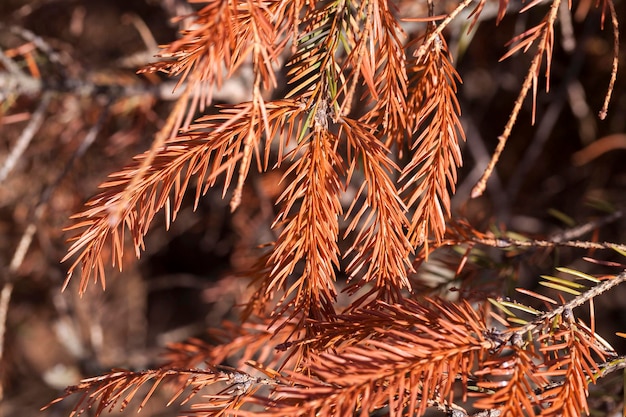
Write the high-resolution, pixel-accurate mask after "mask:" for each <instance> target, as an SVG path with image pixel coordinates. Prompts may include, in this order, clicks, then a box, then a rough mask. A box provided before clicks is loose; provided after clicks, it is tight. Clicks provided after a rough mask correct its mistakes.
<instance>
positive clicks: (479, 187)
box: [471, 0, 561, 198]
mask: <svg viewBox="0 0 626 417" xmlns="http://www.w3.org/2000/svg"><path fill="white" fill-rule="evenodd" d="M560 3H561V0H554V1H553V3H552V6H550V12H549V13H548V17H547V19H546V27H545V29H544V32H543V35H542V36H541V39H540V41H539V44H538V45H537V52H536V53H535V56H534V58H533V60H532V62H531V64H530V68H529V69H528V73H527V74H526V78H525V79H524V83H523V84H522V89H521V90H520V92H519V95H518V96H517V100H515V105H514V106H513V111H512V112H511V115H510V116H509V120H508V121H507V123H506V126H505V127H504V131H503V132H502V134H501V135H500V136H499V137H498V146H497V147H496V150H495V151H494V153H493V156H492V157H491V161H489V164H488V165H487V168H485V172H483V175H482V177H481V178H480V180H479V181H478V183H476V185H475V186H474V189H473V190H472V194H471V197H472V198H477V197H480V196H481V195H482V194H483V192H484V191H485V187H486V185H487V180H488V179H489V177H490V176H491V172H492V171H493V170H494V168H495V167H496V164H497V163H498V160H499V159H500V155H501V154H502V151H504V148H505V146H506V142H507V140H508V139H509V136H511V131H512V130H513V126H514V125H515V122H516V121H517V116H518V115H519V112H520V110H521V108H522V104H523V103H524V100H525V99H526V96H527V95H528V91H529V90H530V87H531V86H533V85H536V83H537V73H538V72H539V67H540V66H541V61H542V60H543V54H544V52H545V51H546V45H547V43H548V42H549V40H550V35H551V33H552V28H553V27H554V22H555V20H556V18H557V15H558V11H559V4H560ZM547 59H548V60H549V59H551V57H547Z"/></svg>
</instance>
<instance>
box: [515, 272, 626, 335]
mask: <svg viewBox="0 0 626 417" xmlns="http://www.w3.org/2000/svg"><path fill="white" fill-rule="evenodd" d="M624 281H626V271H623V272H622V273H620V274H619V275H617V276H616V277H614V278H611V279H607V280H606V281H603V282H602V283H601V284H598V285H596V286H595V287H593V288H590V289H589V290H588V291H586V292H584V293H582V294H580V295H579V296H577V297H576V298H574V299H573V300H571V301H569V302H567V303H565V304H563V305H561V306H560V307H557V308H555V309H554V310H550V311H547V312H545V313H543V314H542V315H541V316H539V317H538V318H537V319H535V320H533V321H532V322H530V323H528V324H526V325H524V326H522V327H519V328H516V329H515V330H514V331H513V332H512V333H513V335H514V336H516V337H517V338H521V339H519V340H523V338H525V337H528V335H529V334H532V333H536V332H538V331H541V330H542V329H544V328H545V323H546V322H550V321H551V320H552V319H554V318H555V317H557V316H560V315H562V314H563V313H565V312H566V311H571V310H573V309H575V308H576V307H580V306H581V305H583V304H585V303H587V302H588V301H589V300H591V299H592V298H595V297H597V296H599V295H600V294H604V293H605V292H607V291H608V290H610V289H611V288H613V287H616V286H618V285H620V284H621V283H623V282H624ZM514 339H515V337H514Z"/></svg>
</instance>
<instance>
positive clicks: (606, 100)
mask: <svg viewBox="0 0 626 417" xmlns="http://www.w3.org/2000/svg"><path fill="white" fill-rule="evenodd" d="M605 1H606V3H605V4H608V6H609V11H610V12H611V24H612V25H613V65H612V67H611V79H610V81H609V88H608V89H607V92H606V96H605V97H604V104H603V105H602V109H601V110H600V113H599V115H598V116H599V117H600V120H604V119H605V118H606V114H607V111H608V109H609V101H611V95H612V94H613V88H614V87H615V80H616V79H617V69H618V67H619V22H618V20H617V14H616V13H615V5H614V4H613V0H605Z"/></svg>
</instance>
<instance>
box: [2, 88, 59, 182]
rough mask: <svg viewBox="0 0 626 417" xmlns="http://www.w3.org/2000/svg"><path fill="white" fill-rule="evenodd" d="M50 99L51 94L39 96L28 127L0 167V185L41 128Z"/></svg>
mask: <svg viewBox="0 0 626 417" xmlns="http://www.w3.org/2000/svg"><path fill="white" fill-rule="evenodd" d="M51 98H52V93H50V92H46V93H44V94H43V95H42V96H41V99H40V101H39V105H37V109H36V110H35V112H34V113H33V116H32V117H31V118H30V121H29V122H28V125H27V126H26V128H25V129H24V130H23V131H22V134H21V135H20V137H19V138H18V140H17V142H16V143H15V147H13V149H12V150H11V153H10V154H9V156H7V159H5V161H4V163H3V164H2V167H1V168H0V183H1V182H2V181H4V180H5V179H6V178H7V176H8V175H9V173H10V172H11V171H12V170H13V168H15V165H16V164H17V161H19V159H20V158H21V156H22V155H23V154H24V151H25V150H26V148H28V145H29V144H30V141H31V140H32V139H33V137H34V136H35V133H37V131H38V130H39V128H40V127H41V125H42V123H43V120H44V115H45V113H46V110H47V109H48V104H50V100H51Z"/></svg>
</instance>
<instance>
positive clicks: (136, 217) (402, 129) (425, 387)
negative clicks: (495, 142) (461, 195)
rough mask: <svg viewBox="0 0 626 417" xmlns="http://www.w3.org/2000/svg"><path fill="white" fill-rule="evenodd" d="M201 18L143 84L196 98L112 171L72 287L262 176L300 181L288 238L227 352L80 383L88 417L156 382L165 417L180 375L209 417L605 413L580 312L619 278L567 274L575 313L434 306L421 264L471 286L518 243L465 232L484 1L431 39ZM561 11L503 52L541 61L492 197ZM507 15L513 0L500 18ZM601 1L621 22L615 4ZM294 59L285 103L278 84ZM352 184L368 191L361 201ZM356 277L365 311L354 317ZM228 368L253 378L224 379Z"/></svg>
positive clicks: (285, 1) (311, 16)
mask: <svg viewBox="0 0 626 417" xmlns="http://www.w3.org/2000/svg"><path fill="white" fill-rule="evenodd" d="M191 3H199V4H201V6H202V7H201V8H200V9H199V10H198V11H196V12H195V13H194V14H193V15H192V16H190V17H187V18H188V19H189V18H190V21H189V22H188V24H187V29H186V30H184V31H183V32H182V33H181V38H180V39H178V40H176V41H174V42H172V43H170V44H169V45H167V46H165V47H164V48H163V51H162V53H161V54H160V58H161V61H160V62H158V63H156V64H152V65H150V66H149V67H147V68H145V69H144V71H148V72H154V71H164V72H166V73H168V74H169V75H172V76H180V77H179V88H184V91H185V93H184V94H183V95H182V96H181V98H180V100H179V103H178V104H177V105H176V107H175V109H174V110H173V112H172V114H171V117H170V120H169V121H168V123H167V124H166V126H165V127H164V128H163V129H162V131H161V132H160V133H159V135H158V136H157V139H156V140H155V145H154V146H153V148H152V149H151V150H149V151H147V152H146V153H144V154H142V155H139V156H137V157H136V158H135V160H134V161H133V162H132V163H131V164H130V165H129V166H127V167H126V168H124V169H123V170H121V171H119V172H117V173H114V174H112V175H111V176H110V178H109V180H108V181H107V182H105V183H104V184H102V185H101V188H102V189H103V191H102V192H101V194H99V195H98V196H96V197H94V198H93V199H92V200H90V201H89V202H88V203H87V208H86V209H85V210H84V211H83V212H82V213H79V214H77V215H75V216H74V219H75V223H74V225H73V226H71V227H70V229H71V230H78V231H79V234H78V236H76V237H75V238H74V239H73V243H72V246H71V247H70V249H69V252H68V254H67V256H66V258H65V260H68V259H70V258H71V259H74V263H73V264H71V266H70V268H69V274H68V280H69V277H70V276H71V275H72V274H74V273H77V274H80V280H81V281H80V291H81V292H84V291H85V289H86V287H87V285H88V282H89V281H90V279H92V278H93V279H94V280H95V281H97V282H100V283H101V284H102V286H103V287H104V283H105V273H106V269H107V266H106V263H105V260H104V259H103V258H102V253H103V248H105V246H106V245H111V247H112V257H113V260H112V261H113V265H115V266H118V267H119V268H121V267H122V258H123V254H124V246H125V244H126V242H125V234H126V233H130V237H131V238H132V246H133V248H134V250H135V252H136V254H137V256H139V255H140V252H141V251H142V250H143V249H144V237H145V236H146V234H147V233H148V231H149V227H150V224H151V222H152V220H153V218H154V216H155V215H156V214H157V212H159V211H160V210H163V211H164V212H165V217H166V221H167V225H168V227H169V223H170V222H171V221H173V220H175V218H176V215H177V213H178V211H179V210H180V208H181V204H182V199H183V196H184V195H185V193H186V191H187V189H188V188H192V187H193V186H194V185H195V188H196V192H195V204H196V205H197V204H198V201H199V199H200V198H202V196H203V194H205V193H206V192H207V190H208V189H209V188H211V187H218V186H219V187H223V196H224V197H226V196H229V197H230V199H231V209H232V210H233V211H234V210H236V209H237V207H239V205H240V204H241V203H242V195H243V194H242V190H243V187H244V185H245V183H246V179H247V177H248V175H249V172H250V169H251V168H253V166H256V169H257V170H258V171H259V172H260V173H264V172H267V171H268V170H271V169H275V168H284V169H285V172H284V175H283V180H282V181H283V182H284V183H285V187H284V190H283V191H282V194H281V195H280V196H279V197H278V198H277V199H276V201H275V202H274V203H275V204H276V206H277V215H276V217H275V220H274V222H273V224H272V228H273V230H274V231H275V233H276V236H277V238H276V239H275V241H271V242H267V243H268V245H267V248H268V249H267V251H266V252H265V253H260V254H259V259H260V261H259V262H258V263H257V266H256V268H254V270H253V271H250V276H253V277H255V279H254V280H253V285H255V290H256V292H255V293H254V295H253V296H252V298H251V299H250V302H249V305H248V306H247V307H248V308H247V310H246V311H247V313H248V314H247V316H245V317H244V319H243V322H242V323H241V324H232V323H230V324H228V325H225V329H222V331H221V332H219V334H217V333H215V332H214V333H213V335H214V336H219V337H217V339H218V341H217V344H216V345H215V346H212V345H210V344H208V343H205V342H201V341H199V340H192V341H190V342H188V343H185V344H177V345H173V346H171V347H170V350H169V353H168V355H167V358H168V359H169V361H170V362H169V364H168V365H165V366H163V367H161V368H159V369H156V370H152V371H143V372H130V371H113V372H111V373H110V374H107V375H104V376H101V377H96V378H90V379H87V380H84V381H83V382H82V383H81V384H79V385H78V386H75V387H71V388H69V390H68V394H71V393H75V392H80V393H83V395H84V396H83V398H82V399H81V400H80V402H79V404H78V405H77V406H76V411H77V412H82V411H84V410H86V409H87V408H90V407H91V406H92V405H93V406H95V409H96V414H101V413H102V412H104V411H105V410H106V409H109V408H113V407H115V406H116V405H121V407H125V406H126V405H127V404H128V402H129V400H130V399H131V398H132V397H133V396H134V395H135V394H137V392H138V390H139V387H140V386H142V385H144V384H147V383H149V381H154V382H152V388H151V389H150V391H149V392H148V394H147V395H145V396H144V400H143V403H145V401H146V400H147V398H148V397H149V396H150V395H151V393H152V392H153V391H154V389H155V388H156V387H157V385H159V383H160V382H161V381H168V382H170V383H171V384H172V385H173V386H174V387H175V392H176V394H174V395H173V397H172V400H171V401H172V402H173V401H179V402H182V403H185V402H188V401H189V402H190V403H192V405H191V408H192V410H193V413H194V415H195V414H196V413H197V414H198V415H206V416H218V415H260V416H262V415H268V416H269V415H276V416H298V415H302V416H304V415H309V416H313V415H319V416H350V415H355V413H360V415H364V416H365V415H368V414H369V413H370V412H372V411H374V410H383V411H384V412H385V413H387V414H388V415H390V416H404V415H407V416H413V415H418V416H419V415H423V414H424V413H425V411H426V409H427V408H429V407H439V408H441V409H443V410H447V411H448V412H452V411H453V410H454V411H455V412H463V413H465V412H464V411H460V410H462V408H461V404H467V405H473V406H475V407H478V408H480V409H483V410H491V411H493V410H499V411H500V412H501V414H500V415H502V416H535V415H546V416H556V415H565V416H575V415H579V414H580V413H582V412H588V411H589V408H588V405H587V402H586V398H587V396H588V385H589V384H590V383H593V382H595V381H596V379H597V378H598V377H600V376H602V367H603V366H604V365H603V363H606V361H607V360H609V359H611V358H613V357H614V356H615V352H613V351H612V349H611V348H610V347H609V346H608V345H607V344H605V343H600V342H598V338H597V335H596V334H595V332H594V331H592V330H590V329H589V328H587V327H586V326H585V325H584V324H583V323H582V322H581V321H577V320H575V319H574V318H573V316H572V314H573V313H572V309H574V308H575V307H578V306H580V305H582V304H584V303H586V302H589V301H590V300H592V299H593V298H594V297H595V296H596V295H598V294H600V293H602V292H605V291H608V290H609V289H610V288H612V287H614V286H616V285H618V284H620V283H621V282H622V281H624V279H626V273H624V272H622V273H621V274H617V275H615V276H612V277H611V278H608V279H606V280H605V281H604V282H602V283H599V282H597V280H596V281H593V279H594V278H592V277H589V280H590V281H592V282H593V286H591V287H590V288H586V287H585V288H584V289H581V287H582V285H581V286H580V287H577V286H576V285H578V284H575V283H572V281H571V280H570V281H564V280H561V281H559V280H558V279H556V278H554V279H552V280H550V279H549V280H548V281H547V282H548V283H547V284H546V286H547V287H549V288H553V289H556V290H558V291H560V292H561V293H563V294H573V295H574V298H573V299H572V300H570V301H566V300H565V299H563V298H562V299H561V301H560V302H559V303H558V304H559V305H560V306H559V307H546V308H545V309H544V311H539V310H536V309H534V308H531V307H530V306H526V305H524V304H518V303H514V302H511V301H509V300H501V299H492V300H491V304H489V303H488V302H487V300H486V299H485V297H482V299H480V300H478V301H477V302H476V299H475V298H476V297H474V298H472V303H470V302H469V301H468V300H464V299H462V298H461V299H460V300H458V301H456V302H451V301H447V300H445V299H443V298H437V297H430V298H429V297H427V294H422V293H417V292H415V291H414V285H413V282H414V279H415V270H414V268H413V262H414V261H416V260H417V261H420V262H421V260H423V259H424V258H426V257H428V255H429V254H431V253H432V252H433V251H434V250H435V249H437V248H440V247H442V246H449V245H466V249H467V251H466V255H465V257H464V258H463V260H462V262H461V265H460V266H459V267H458V271H460V270H461V269H462V268H463V265H464V264H465V262H466V261H467V258H468V257H469V253H470V252H471V249H472V248H473V246H474V245H477V244H482V245H489V244H490V242H492V243H493V244H492V245H491V246H495V247H498V246H499V245H500V246H499V247H505V246H502V245H506V246H507V247H508V246H515V245H516V243H515V242H512V241H511V240H506V241H504V240H499V239H498V237H494V236H492V235H491V234H482V233H479V232H477V231H476V230H474V229H473V228H471V227H470V226H469V225H464V224H462V222H458V223H456V224H455V225H454V227H451V228H448V225H447V223H448V219H449V217H450V216H451V195H452V194H453V193H454V191H455V186H456V181H457V168H459V167H460V166H461V165H462V155H461V146H462V142H463V141H464V140H465V133H464V130H463V126H462V124H461V122H460V114H461V108H460V105H459V101H458V99H457V88H458V85H460V83H461V79H460V77H459V75H458V74H457V72H456V70H455V68H454V65H453V62H452V57H451V52H450V51H449V48H448V44H447V42H446V41H445V39H444V29H446V27H447V26H448V25H450V24H451V22H453V21H455V19H460V17H459V16H460V14H461V12H463V11H464V10H465V9H466V8H468V7H469V5H470V4H471V3H472V2H471V1H464V2H461V3H459V5H458V6H457V7H456V9H454V10H452V11H448V13H447V14H445V15H442V16H437V15H435V11H434V10H433V7H434V6H436V4H433V3H432V2H426V1H425V2H424V4H423V5H422V6H423V10H424V14H423V15H420V16H414V18H415V19H413V20H415V21H421V22H427V23H423V24H421V25H418V29H414V32H413V33H412V34H411V35H412V37H411V38H410V39H412V40H409V37H408V36H407V34H406V33H405V31H404V30H403V29H402V25H401V21H400V20H399V19H398V17H397V10H396V9H395V6H394V5H393V4H392V3H390V2H388V1H383V0H372V1H362V2H352V1H319V2H313V1H304V0H296V1H292V0H271V1H260V0H245V1H244V0H212V1H201V2H200V1H194V2H191ZM417 3H420V2H417ZM486 3H487V2H486V1H485V0H483V1H480V2H478V4H477V5H476V6H475V8H474V9H473V12H471V13H470V14H469V16H470V17H469V19H470V22H474V23H476V22H477V21H478V20H479V19H480V16H481V13H482V12H483V10H484V6H485V5H486ZM543 3H544V2H539V1H532V2H529V3H528V4H526V5H525V7H524V8H523V9H522V10H521V11H520V12H521V13H525V12H527V11H528V10H530V9H533V10H534V11H536V12H537V13H545V17H544V18H543V20H541V22H540V23H539V24H537V25H536V26H533V27H531V28H530V29H528V30H526V31H525V32H523V33H522V34H521V35H518V36H517V37H515V38H514V39H513V40H512V41H511V44H512V46H511V49H510V50H509V52H508V53H507V54H506V55H505V56H504V57H503V59H504V58H509V57H511V56H512V55H514V54H516V53H517V52H520V51H523V52H530V51H534V57H533V58H532V61H531V64H530V68H529V70H528V75H527V77H526V79H525V81H524V82H523V84H522V86H521V91H520V94H519V97H518V99H517V101H516V102H515V104H514V107H513V110H512V113H511V116H510V118H509V121H508V123H507V125H506V126H505V128H504V132H503V133H502V136H501V137H500V145H501V147H499V148H498V150H496V152H495V155H494V159H493V161H492V163H491V164H490V166H489V167H488V168H487V170H486V172H485V175H484V178H483V180H481V182H480V183H479V184H478V185H477V188H476V189H475V191H474V194H475V195H479V194H480V193H481V192H482V189H484V186H485V182H486V179H487V178H488V177H489V175H490V172H491V170H492V169H493V166H494V165H495V163H496V160H497V157H498V155H499V153H500V152H501V149H502V147H503V146H504V144H505V142H506V140H507V138H508V136H509V134H510V131H511V129H512V127H513V124H514V123H515V121H516V118H517V115H518V113H519V111H520V107H521V105H522V102H523V101H524V99H525V98H526V96H527V93H528V92H529V90H530V89H531V87H532V89H533V109H534V106H535V105H534V102H535V97H536V94H537V85H538V81H539V77H540V75H541V66H542V63H544V67H545V77H546V80H548V79H549V76H550V68H551V65H550V64H551V60H552V50H553V45H554V38H555V33H554V32H555V24H556V22H557V20H558V13H557V12H558V11H559V10H560V4H561V1H560V0H553V1H552V2H550V5H549V6H547V7H544V6H543ZM508 6H510V4H509V2H508V1H507V0H500V1H499V3H498V9H497V21H498V22H499V21H501V20H502V19H503V18H504V16H505V15H506V14H507V7H508ZM602 7H603V10H608V11H609V12H611V13H612V17H613V19H612V20H613V23H614V24H616V19H615V18H614V16H613V15H614V9H613V6H612V3H611V0H606V1H604V2H603V3H602ZM467 12H468V13H469V10H467ZM442 13H443V12H442ZM408 20H411V19H408ZM290 46H291V48H289V47H290ZM533 48H535V49H533ZM282 62H284V63H285V64H284V67H285V70H286V71H285V74H286V78H287V86H286V88H283V87H284V86H281V87H279V86H278V84H279V83H278V82H277V75H276V74H277V73H278V72H279V70H281V69H282V67H281V65H282V64H281V63H282ZM243 66H250V67H251V69H252V74H253V80H252V92H251V93H252V95H251V97H252V98H251V100H250V101H247V102H244V103H240V104H237V105H228V106H222V107H220V108H219V109H218V110H217V112H216V113H211V114H206V115H202V116H200V117H197V118H196V119H195V120H193V118H194V114H195V112H196V110H199V111H201V112H204V111H206V110H207V107H208V106H209V105H210V104H211V99H212V92H213V91H214V89H215V88H217V87H219V86H220V85H221V84H222V83H223V81H224V80H225V79H226V78H228V77H230V76H232V75H233V74H234V73H235V72H236V71H237V70H239V69H240V68H242V67H243ZM280 95H283V97H282V98H272V99H270V97H277V96H280ZM533 114H534V113H533ZM350 187H353V188H355V189H356V192H355V193H354V195H352V196H351V197H350V198H351V200H352V201H351V202H350V203H349V204H345V202H344V201H342V198H343V197H344V193H345V192H346V190H348V189H349V188H350ZM344 240H345V241H346V242H347V244H345V245H344V244H343V243H344ZM502 242H504V243H502ZM555 244H556V243H555ZM521 246H522V245H520V247H521ZM553 246H554V245H553ZM343 248H347V249H343ZM458 271H457V272H458ZM344 277H345V278H347V285H346V286H345V287H344V291H345V292H346V293H347V294H348V296H351V297H352V298H351V301H350V303H349V304H347V305H340V304H339V303H338V302H337V298H338V292H339V288H340V285H338V281H340V280H343V279H344ZM578 278H580V276H578ZM525 294H526V295H531V296H536V297H535V298H536V299H538V300H540V301H546V300H550V301H554V300H552V299H551V298H549V297H544V296H541V295H539V294H537V293H534V292H530V291H526V292H525ZM416 300H417V301H416ZM554 303H555V304H556V303H557V302H556V301H554ZM490 306H495V307H497V308H496V309H495V310H500V312H503V313H504V316H506V317H507V318H508V320H506V319H505V318H503V317H502V316H501V315H500V314H499V313H497V312H496V311H492V310H491V307H490ZM551 308H552V309H551ZM511 309H518V310H519V311H520V312H522V313H523V314H526V315H528V314H530V315H531V316H532V317H531V318H530V319H528V320H526V319H525V318H523V317H518V316H517V315H516V314H514V313H512V312H511ZM523 314H521V315H523ZM591 325H592V328H593V323H592V324H591ZM229 359H230V360H235V361H236V363H234V365H236V366H237V369H230V368H226V367H220V366H219V365H221V363H222V362H223V361H227V360H229ZM200 367H201V368H202V369H198V368H200ZM246 367H247V368H246ZM243 369H246V371H244V370H243ZM255 373H256V374H258V375H260V376H254V375H256V374H255ZM207 388H208V391H206V390H205V389H207ZM186 390H187V391H186ZM183 392H186V393H183ZM201 392H202V398H201V399H200V395H198V396H197V397H198V398H196V394H199V393H201ZM181 399H183V400H181ZM140 407H141V406H140ZM463 415H467V413H465V414H463Z"/></svg>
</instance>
